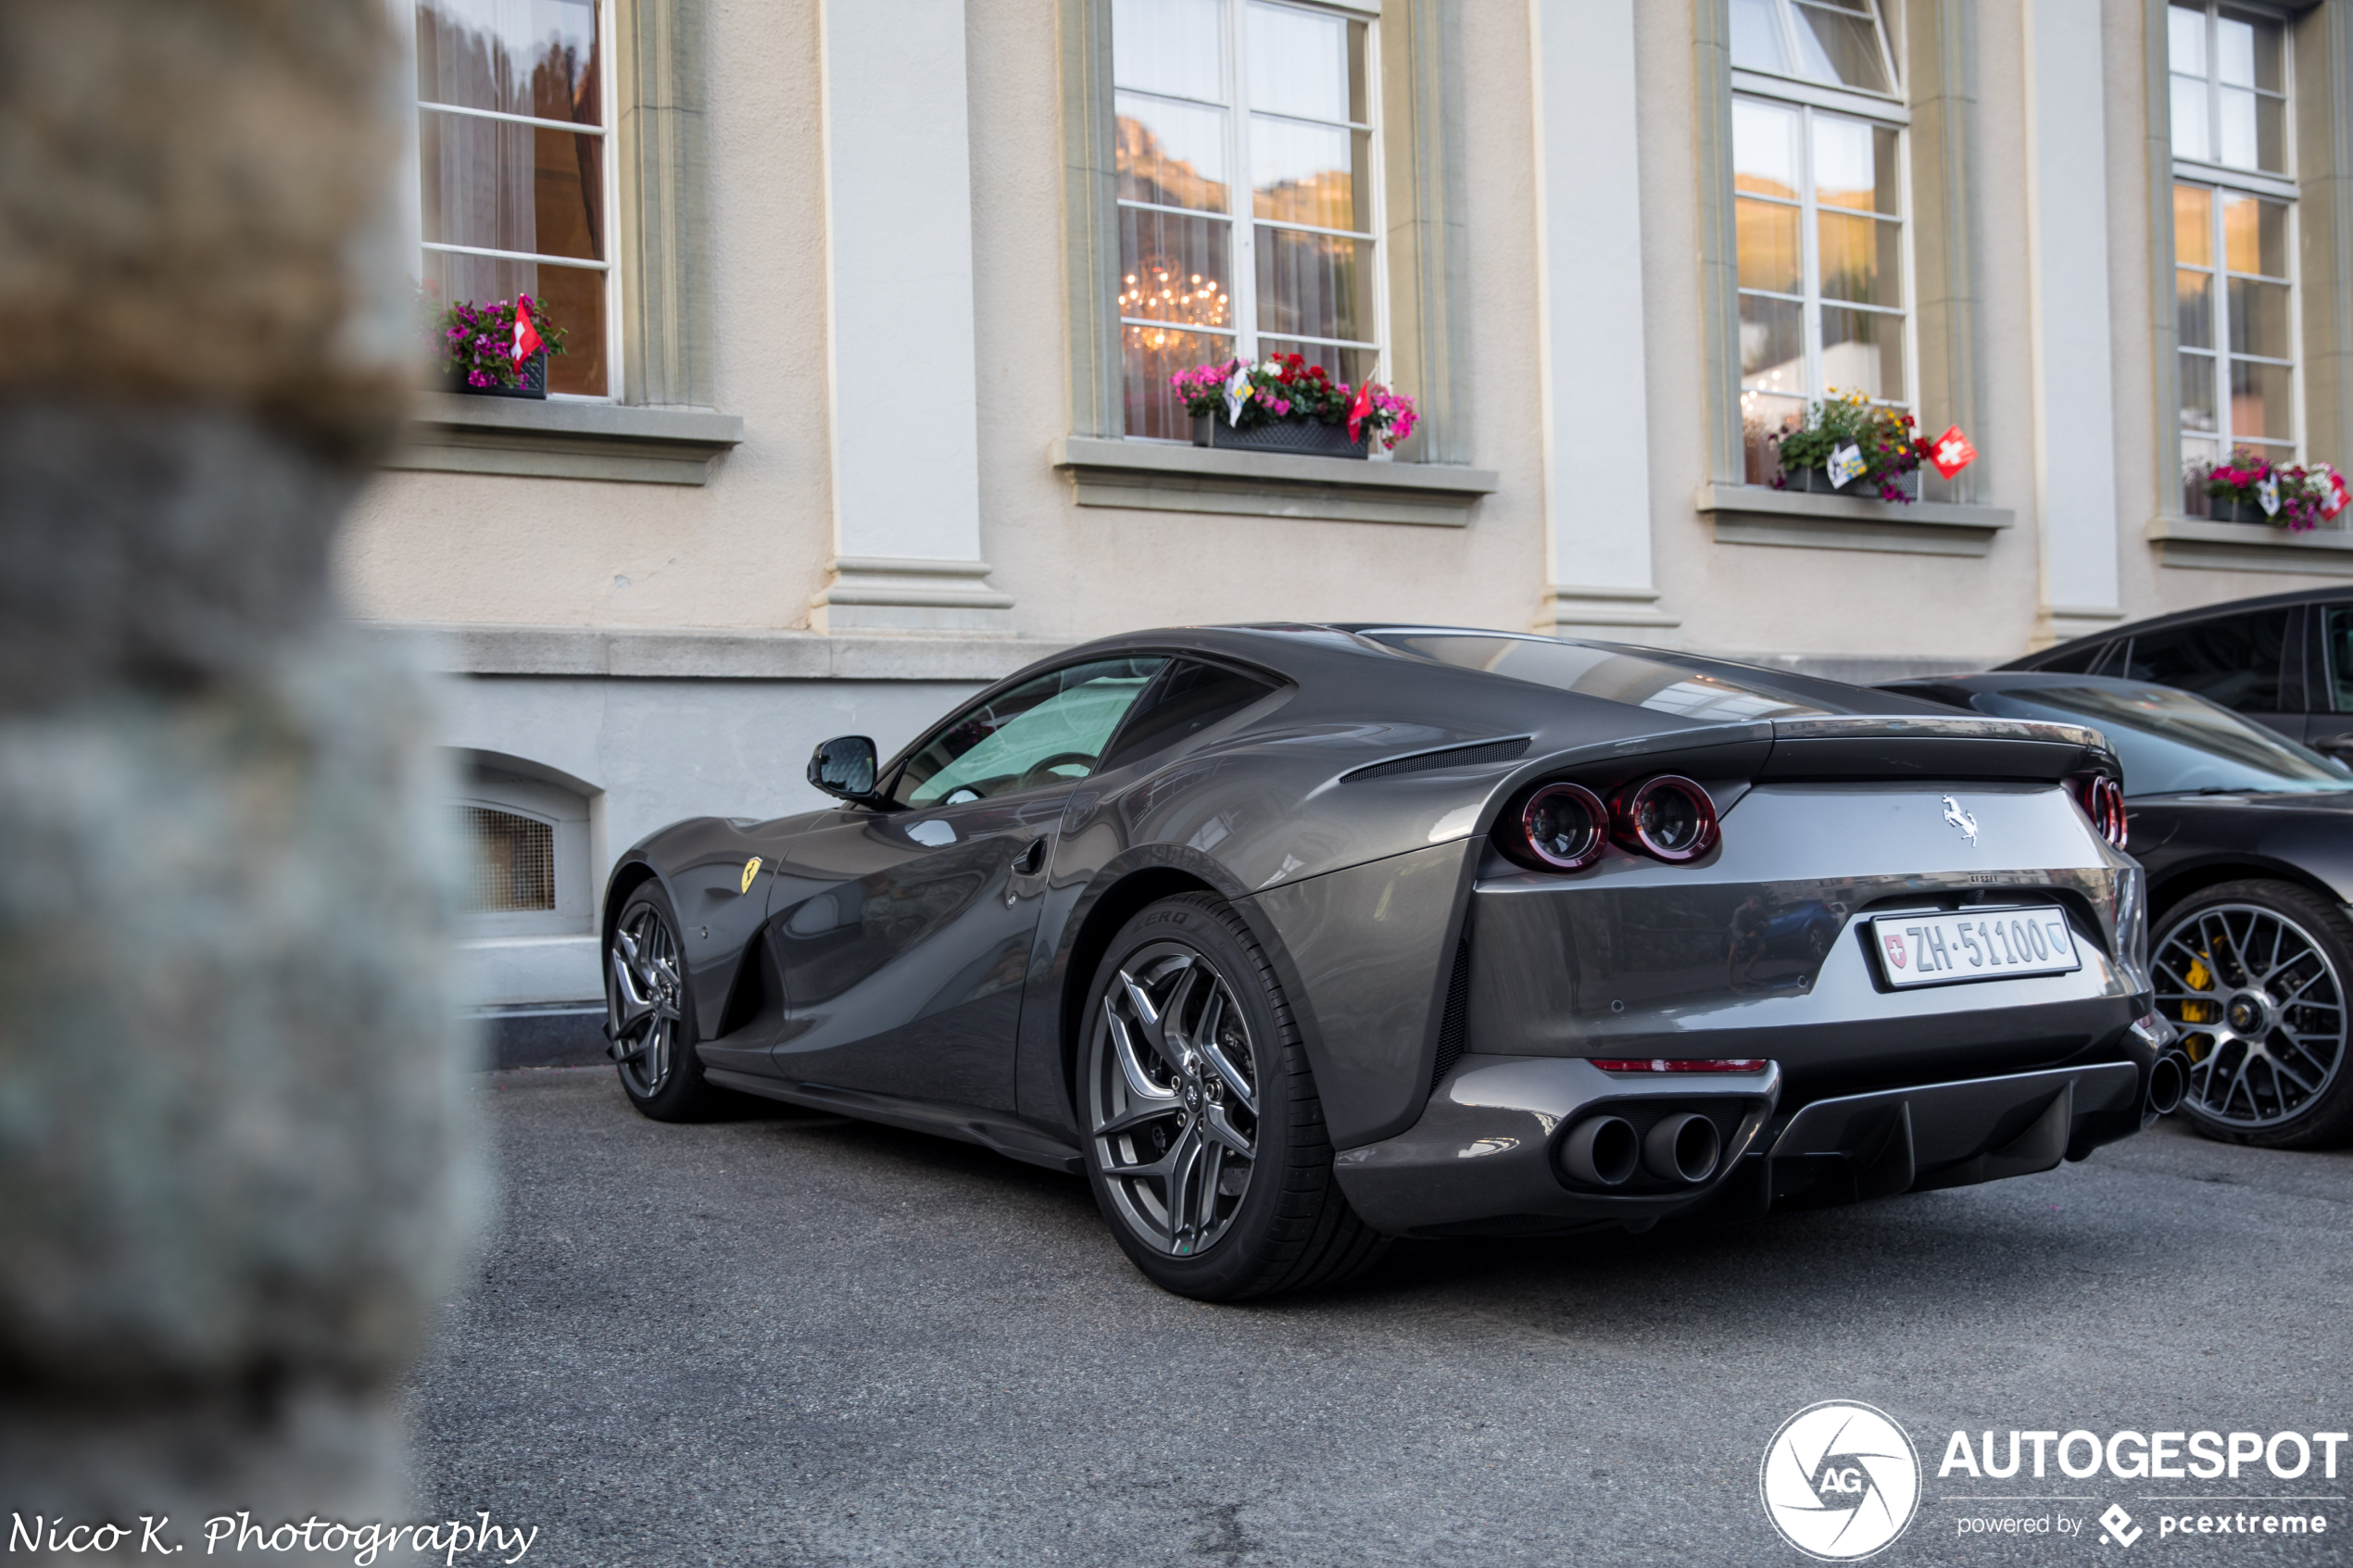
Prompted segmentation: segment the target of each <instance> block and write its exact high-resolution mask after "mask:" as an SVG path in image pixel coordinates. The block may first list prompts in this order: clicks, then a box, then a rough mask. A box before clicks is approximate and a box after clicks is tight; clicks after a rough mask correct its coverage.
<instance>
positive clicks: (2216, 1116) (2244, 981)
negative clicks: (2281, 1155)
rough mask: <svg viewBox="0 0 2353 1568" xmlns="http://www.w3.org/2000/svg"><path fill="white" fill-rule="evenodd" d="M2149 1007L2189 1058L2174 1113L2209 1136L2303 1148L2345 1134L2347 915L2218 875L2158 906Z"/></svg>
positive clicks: (2351, 936)
mask: <svg viewBox="0 0 2353 1568" xmlns="http://www.w3.org/2000/svg"><path fill="white" fill-rule="evenodd" d="M2152 956H2153V958H2154V960H2155V961H2154V964H2153V968H2154V969H2155V971H2156V974H2157V1004H2158V1011H2160V1012H2162V1013H2163V1014H2164V1015H2165V1016H2166V1017H2167V1018H2169V1019H2171V1020H2172V1022H2173V1024H2174V1026H2175V1027H2176V1028H2177V1029H2179V1030H2180V1031H2181V1035H2182V1047H2183V1050H2184V1051H2186V1052H2187V1053H2188V1055H2189V1059H2190V1081H2189V1090H2188V1092H2187V1093H2186V1094H2185V1095H2184V1096H2183V1098H2182V1114H2183V1116H2185V1117H2187V1118H2188V1119H2189V1122H2190V1124H2191V1125H2192V1126H2194V1127H2196V1129H2197V1130H2198V1131H2199V1132H2201V1133H2203V1134H2205V1135H2207V1136H2208V1137H2211V1138H2219V1139H2221V1140H2223V1141H2225V1142H2229V1143H2243V1144H2257V1145H2261V1146H2264V1147H2267V1148H2309V1147H2311V1146H2313V1145H2315V1144H2324V1143H2329V1142H2333V1141H2334V1140H2336V1139H2339V1138H2342V1137H2343V1136H2344V1135H2346V1134H2347V1132H2353V1073H2347V1071H2346V1070H2345V1057H2346V1046H2347V1033H2346V1024H2347V1018H2346V1009H2347V1005H2348V1003H2349V1002H2353V997H2348V996H2347V980H2348V978H2353V922H2348V921H2347V919H2346V917H2345V915H2344V913H2343V912H2342V911H2341V910H2339V909H2336V908H2335V907H2334V906H2333V905H2331V904H2329V903H2328V902H2326V901H2324V900H2322V899H2321V898H2318V897H2314V896H2313V895H2311V894H2310V893H2308V892H2306V891H2305V890H2304V889H2303V888H2301V887H2298V886H2296V885H2295V884H2291V883H2284V882H2269V881H2247V882H2229V883H2223V884H2221V885H2220V886H2216V887H2209V888H2206V889H2204V890H2203V891H2201V892H2198V893H2195V894H2193V895H2191V896H2190V897H2187V898H2185V899H2183V901H2182V902H2181V903H2180V904H2178V905H2176V906H2175V907H2174V908H2173V909H2169V910H2167V911H2166V914H2165V916H2164V918H2163V920H2162V921H2161V922H2160V924H2159V931H2158V937H2157V940H2156V942H2155V943H2154V944H2153V945H2152Z"/></svg>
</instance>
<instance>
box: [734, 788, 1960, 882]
mask: <svg viewBox="0 0 2353 1568" xmlns="http://www.w3.org/2000/svg"><path fill="white" fill-rule="evenodd" d="M1944 820H1945V821H1946V822H1950V823H1952V824H1953V825H1954V826H1955V827H1957V828H1958V829H1960V830H1961V836H1962V837H1963V838H1966V839H1968V840H1969V847H1970V848H1972V849H1974V848H1976V847H1977V819H1976V818H1975V817H1973V816H1971V815H1969V813H1968V812H1967V811H1964V810H1962V809H1961V803H1960V802H1959V801H1957V800H1956V799H1954V798H1953V797H1951V796H1949V795H1948V796H1946V797H1944ZM747 875H749V873H747ZM744 885H745V886H747V887H749V886H750V885H751V884H750V883H749V881H747V882H746V883H745V884H744Z"/></svg>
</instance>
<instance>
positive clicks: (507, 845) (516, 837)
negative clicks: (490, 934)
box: [457, 806, 556, 915]
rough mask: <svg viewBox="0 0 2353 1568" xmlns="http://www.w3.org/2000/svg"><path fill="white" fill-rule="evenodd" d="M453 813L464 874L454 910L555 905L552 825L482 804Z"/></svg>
mask: <svg viewBox="0 0 2353 1568" xmlns="http://www.w3.org/2000/svg"><path fill="white" fill-rule="evenodd" d="M457 811H458V832H459V836H460V837H461V838H462V839H463V840H464V842H465V844H466V847H467V849H468V850H469V854H468V856H467V869H468V872H469V873H470V874H469V875H468V877H467V880H466V890H465V894H464V897H463V898H462V899H461V900H460V903H459V908H460V909H463V910H464V911H465V912H466V913H467V914H470V915H504V914H521V913H524V912H526V911H529V910H533V909H554V908H555V907H556V829H555V826H554V824H553V823H550V822H535V821H533V820H532V819H531V818H529V817H525V816H520V815H518V814H516V813H515V812H512V811H499V810H494V809H491V808H489V807H487V806H460V807H459V808H458V809H457Z"/></svg>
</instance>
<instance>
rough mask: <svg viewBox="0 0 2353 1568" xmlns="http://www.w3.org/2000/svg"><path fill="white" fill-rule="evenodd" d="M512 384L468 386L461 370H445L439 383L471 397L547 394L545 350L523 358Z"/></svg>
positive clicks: (451, 390) (535, 395) (447, 388)
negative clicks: (514, 383) (514, 381)
mask: <svg viewBox="0 0 2353 1568" xmlns="http://www.w3.org/2000/svg"><path fill="white" fill-rule="evenodd" d="M515 380H516V382H517V383H518V384H517V385H514V386H469V385H468V384H467V383H466V372H465V371H463V370H445V371H443V372H442V377H441V384H442V387H443V389H444V390H445V391H448V392H462V393H465V394H466V395H468V396H471V397H537V398H543V399H544V398H545V397H546V396H547V350H546V349H544V348H543V349H541V350H539V351H538V352H537V353H535V354H534V355H533V356H532V357H531V358H528V359H525V360H524V361H523V362H522V364H521V365H520V366H518V367H517V368H516V370H515Z"/></svg>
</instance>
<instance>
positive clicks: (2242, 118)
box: [2214, 87, 2256, 169]
mask: <svg viewBox="0 0 2353 1568" xmlns="http://www.w3.org/2000/svg"><path fill="white" fill-rule="evenodd" d="M2221 94H2222V106H2221V107H2222V113H2221V146H2220V147H2219V148H2218V149H2217V150H2216V152H2215V155H2214V160H2215V161H2216V162H2217V163H2227V164H2229V165H2230V166H2231V167H2232V168H2233V169H2253V168H2255V167H2256V163H2255V157H2256V150H2255V94H2253V93H2251V92H2249V91H2248V90H2247V89H2246V88H2244V87H2225V88H2222V89H2221Z"/></svg>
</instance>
